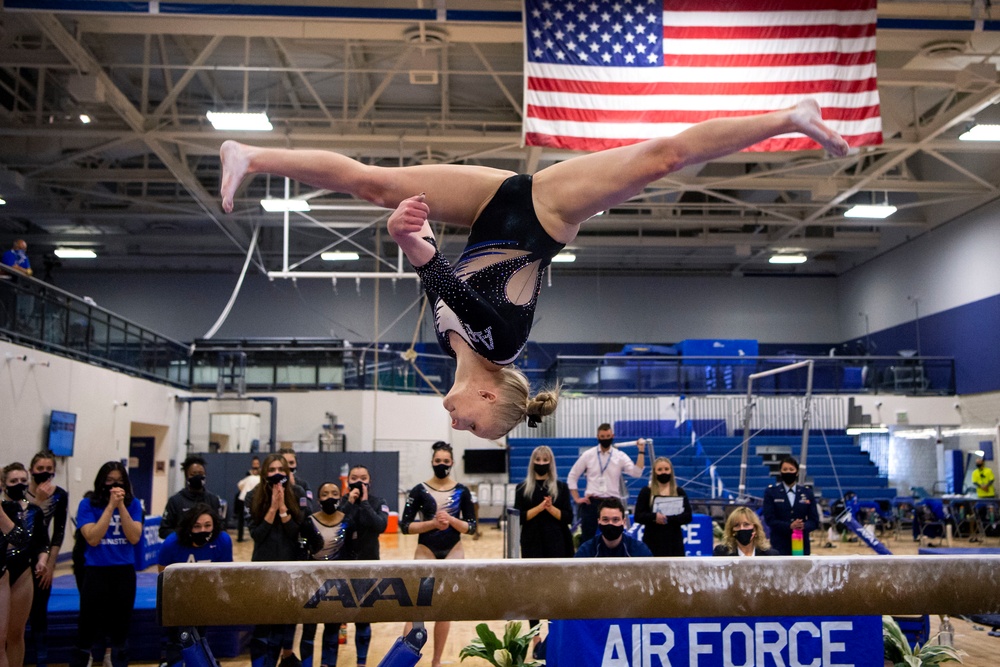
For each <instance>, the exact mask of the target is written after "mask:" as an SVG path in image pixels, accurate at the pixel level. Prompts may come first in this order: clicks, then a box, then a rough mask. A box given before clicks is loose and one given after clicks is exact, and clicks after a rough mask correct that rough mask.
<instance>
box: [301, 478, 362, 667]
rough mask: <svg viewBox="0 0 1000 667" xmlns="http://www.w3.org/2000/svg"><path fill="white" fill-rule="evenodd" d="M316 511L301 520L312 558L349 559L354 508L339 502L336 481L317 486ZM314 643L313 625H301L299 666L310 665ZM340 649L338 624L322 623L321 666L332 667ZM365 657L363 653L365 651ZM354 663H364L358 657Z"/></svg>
mask: <svg viewBox="0 0 1000 667" xmlns="http://www.w3.org/2000/svg"><path fill="white" fill-rule="evenodd" d="M319 505H320V510H319V511H318V512H316V513H315V514H310V515H309V516H308V517H306V519H305V520H304V521H303V522H302V528H301V531H302V532H301V535H302V540H303V541H304V542H305V544H306V548H307V549H308V551H309V558H310V559H312V560H323V561H329V560H353V559H354V549H353V547H354V545H353V541H354V528H355V523H356V521H357V518H356V516H357V512H358V510H357V507H356V506H355V505H353V504H351V503H346V504H342V503H341V502H340V484H339V483H337V482H324V483H323V484H321V485H320V487H319ZM315 644H316V624H315V623H306V624H305V625H303V626H302V639H301V641H300V642H299V651H300V652H301V654H302V667H313V653H314V650H315ZM339 651H340V623H332V622H331V623H324V624H323V647H322V651H321V654H320V664H321V665H322V667H334V666H335V665H336V664H337V653H338V652H339ZM366 657H367V654H366ZM358 662H364V661H363V660H361V659H360V658H359V659H358Z"/></svg>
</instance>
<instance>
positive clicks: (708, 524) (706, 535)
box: [627, 514, 712, 556]
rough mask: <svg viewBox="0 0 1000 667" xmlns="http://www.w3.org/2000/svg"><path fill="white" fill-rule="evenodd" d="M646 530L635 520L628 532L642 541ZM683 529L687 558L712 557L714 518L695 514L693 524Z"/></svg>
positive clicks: (692, 517)
mask: <svg viewBox="0 0 1000 667" xmlns="http://www.w3.org/2000/svg"><path fill="white" fill-rule="evenodd" d="M645 528H646V527H645V526H643V525H642V524H641V523H636V522H635V520H634V519H633V521H632V525H631V526H630V527H629V529H628V531H627V532H628V534H629V535H631V536H632V537H634V538H635V539H637V540H641V539H642V533H643V531H644V529H645ZM681 528H682V529H683V531H684V555H685V556H711V555H712V517H710V516H708V515H707V514H693V515H692V516H691V523H689V524H687V525H686V526H681Z"/></svg>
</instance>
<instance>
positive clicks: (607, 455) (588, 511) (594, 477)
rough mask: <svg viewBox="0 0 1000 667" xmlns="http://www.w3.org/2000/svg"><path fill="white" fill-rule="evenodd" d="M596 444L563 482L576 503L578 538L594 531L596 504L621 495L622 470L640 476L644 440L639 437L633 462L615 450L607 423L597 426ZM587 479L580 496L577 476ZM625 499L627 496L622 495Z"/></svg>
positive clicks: (584, 540)
mask: <svg viewBox="0 0 1000 667" xmlns="http://www.w3.org/2000/svg"><path fill="white" fill-rule="evenodd" d="M597 443H598V445H597V447H593V448H591V449H588V450H587V451H585V452H584V453H583V454H581V455H580V458H579V459H578V460H577V462H576V463H574V464H573V467H572V468H571V469H570V471H569V476H567V478H566V483H567V484H568V485H569V492H570V494H571V495H572V496H573V501H574V502H575V503H576V504H577V505H579V506H580V516H579V519H580V540H581V541H582V542H586V541H587V540H589V539H591V538H592V537H594V533H596V532H597V513H598V505H599V504H600V503H601V501H602V500H604V499H606V498H622V487H623V483H622V473H623V472H624V473H626V474H627V475H630V476H632V477H642V474H643V473H642V470H643V463H644V460H643V457H644V455H645V452H646V441H645V440H643V439H641V438H640V439H639V441H638V443H637V444H638V445H639V457H638V458H637V459H636V462H635V463H632V459H630V458H629V456H628V454H626V453H625V452H623V451H621V450H620V449H617V448H616V447H614V446H613V445H614V444H615V431H614V429H612V428H611V424H601V425H600V426H598V427H597ZM581 475H582V476H584V477H585V478H586V480H587V486H586V490H585V491H584V494H583V496H580V493H579V491H578V489H577V486H578V484H579V480H580V476H581ZM626 499H627V498H626Z"/></svg>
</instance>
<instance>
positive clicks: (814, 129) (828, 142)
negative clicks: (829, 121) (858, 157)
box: [789, 98, 851, 157]
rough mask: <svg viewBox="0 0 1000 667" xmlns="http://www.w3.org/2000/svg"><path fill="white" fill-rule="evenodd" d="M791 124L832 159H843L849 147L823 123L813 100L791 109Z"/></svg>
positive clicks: (803, 101)
mask: <svg viewBox="0 0 1000 667" xmlns="http://www.w3.org/2000/svg"><path fill="white" fill-rule="evenodd" d="M789 117H790V118H791V121H792V123H793V124H794V125H795V127H796V129H798V131H799V132H801V133H802V134H804V135H806V136H807V137H809V138H810V139H814V140H815V141H816V142H817V143H819V145H820V146H822V147H823V148H825V149H826V150H827V152H828V153H830V155H832V156H834V157H844V156H845V155H847V152H848V151H849V150H851V147H850V146H849V145H848V144H847V142H846V141H844V138H843V137H842V136H840V135H839V134H837V133H836V132H834V131H833V130H831V129H830V128H829V127H828V126H827V125H826V123H824V122H823V114H822V112H821V111H820V108H819V104H817V103H816V100H814V99H811V98H810V99H805V100H802V101H801V102H799V103H798V105H796V106H795V108H793V109H791V113H790V114H789Z"/></svg>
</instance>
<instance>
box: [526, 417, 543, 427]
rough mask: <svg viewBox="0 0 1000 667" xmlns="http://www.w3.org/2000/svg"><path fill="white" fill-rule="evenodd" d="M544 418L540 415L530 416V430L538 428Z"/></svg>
mask: <svg viewBox="0 0 1000 667" xmlns="http://www.w3.org/2000/svg"><path fill="white" fill-rule="evenodd" d="M541 422H542V418H541V417H539V416H538V415H528V428H538V425H539V424H540V423H541Z"/></svg>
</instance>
